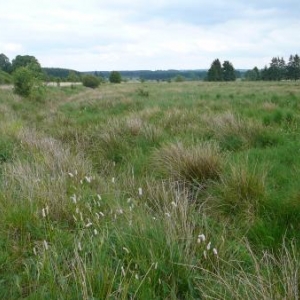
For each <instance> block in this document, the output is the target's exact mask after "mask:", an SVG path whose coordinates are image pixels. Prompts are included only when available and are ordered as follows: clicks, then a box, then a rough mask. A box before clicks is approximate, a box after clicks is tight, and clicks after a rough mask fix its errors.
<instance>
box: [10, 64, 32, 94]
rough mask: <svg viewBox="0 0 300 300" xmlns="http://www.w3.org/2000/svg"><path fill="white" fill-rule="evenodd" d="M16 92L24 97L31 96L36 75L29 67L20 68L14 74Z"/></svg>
mask: <svg viewBox="0 0 300 300" xmlns="http://www.w3.org/2000/svg"><path fill="white" fill-rule="evenodd" d="M13 79H14V92H15V93H16V94H18V95H20V96H23V97H29V95H30V94H31V92H32V89H33V87H34V76H33V74H32V71H31V70H30V69H29V68H27V67H21V68H18V69H17V70H16V71H15V72H14V75H13Z"/></svg>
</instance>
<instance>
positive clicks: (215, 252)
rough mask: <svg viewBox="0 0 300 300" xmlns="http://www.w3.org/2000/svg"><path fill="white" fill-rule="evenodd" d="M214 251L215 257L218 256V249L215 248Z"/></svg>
mask: <svg viewBox="0 0 300 300" xmlns="http://www.w3.org/2000/svg"><path fill="white" fill-rule="evenodd" d="M212 251H213V254H214V255H216V256H218V250H217V249H216V248H213V250H212Z"/></svg>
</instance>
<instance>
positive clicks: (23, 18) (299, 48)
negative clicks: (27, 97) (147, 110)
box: [0, 0, 300, 71]
mask: <svg viewBox="0 0 300 300" xmlns="http://www.w3.org/2000/svg"><path fill="white" fill-rule="evenodd" d="M0 53H4V54H5V55H6V56H7V57H9V59H10V60H12V59H13V58H14V57H15V56H16V55H33V56H35V57H36V58H37V59H38V61H39V62H40V63H41V65H42V66H43V67H61V68H70V69H74V70H78V71H95V70H102V71H104V70H106V71H111V70H167V69H180V70H186V69H208V68H209V67H210V65H211V63H212V61H213V60H214V59H216V58H219V59H220V60H221V61H224V60H229V61H230V62H231V63H232V64H233V65H234V67H235V68H236V69H250V68H251V69H252V68H253V67H254V66H257V67H259V68H263V67H264V66H265V65H268V64H269V62H270V60H271V58H272V57H274V56H279V57H284V58H285V60H288V58H289V55H290V54H296V53H297V54H300V1H299V0H281V1H279V0H248V1H246V0H240V1H238V0H226V1H225V0H210V1H204V0H180V1H179V0H147V1H143V0H140V1H138V0H108V1H107V0H98V1H96V0H85V1H79V0H52V1H49V0H47V1H45V0H9V1H2V3H1V9H0Z"/></svg>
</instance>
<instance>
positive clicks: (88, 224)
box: [85, 220, 93, 228]
mask: <svg viewBox="0 0 300 300" xmlns="http://www.w3.org/2000/svg"><path fill="white" fill-rule="evenodd" d="M92 225H93V223H92V222H91V221H89V220H88V223H87V224H85V227H86V228H88V227H91V226H92Z"/></svg>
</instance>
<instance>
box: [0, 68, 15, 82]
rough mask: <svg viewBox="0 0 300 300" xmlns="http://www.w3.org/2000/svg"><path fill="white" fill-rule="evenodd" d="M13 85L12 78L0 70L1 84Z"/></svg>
mask: <svg viewBox="0 0 300 300" xmlns="http://www.w3.org/2000/svg"><path fill="white" fill-rule="evenodd" d="M10 83H12V77H11V75H10V74H8V73H6V72H4V71H1V70H0V84H10Z"/></svg>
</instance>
